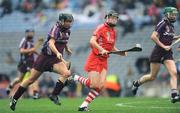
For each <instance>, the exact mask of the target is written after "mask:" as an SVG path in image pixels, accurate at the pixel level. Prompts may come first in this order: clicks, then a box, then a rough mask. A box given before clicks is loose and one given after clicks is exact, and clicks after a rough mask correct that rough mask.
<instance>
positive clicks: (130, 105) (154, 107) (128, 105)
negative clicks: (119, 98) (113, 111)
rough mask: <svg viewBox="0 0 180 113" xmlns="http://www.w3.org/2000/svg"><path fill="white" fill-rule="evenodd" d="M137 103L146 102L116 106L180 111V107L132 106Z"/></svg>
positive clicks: (118, 104)
mask: <svg viewBox="0 0 180 113" xmlns="http://www.w3.org/2000/svg"><path fill="white" fill-rule="evenodd" d="M135 103H145V102H140V101H139V102H132V103H130V102H128V103H117V104H116V106H119V107H129V108H145V109H146V108H152V109H180V107H162V106H135V105H132V104H135Z"/></svg>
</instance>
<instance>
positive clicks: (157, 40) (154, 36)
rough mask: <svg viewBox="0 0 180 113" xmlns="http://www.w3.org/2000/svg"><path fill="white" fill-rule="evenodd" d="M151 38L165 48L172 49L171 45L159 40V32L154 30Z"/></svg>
mask: <svg viewBox="0 0 180 113" xmlns="http://www.w3.org/2000/svg"><path fill="white" fill-rule="evenodd" d="M151 39H152V40H153V41H154V42H155V43H156V44H157V45H159V46H160V47H162V48H164V49H165V50H166V51H169V50H170V49H171V47H170V46H166V45H164V44H163V43H162V42H160V41H159V38H158V32H156V31H153V33H152V35H151Z"/></svg>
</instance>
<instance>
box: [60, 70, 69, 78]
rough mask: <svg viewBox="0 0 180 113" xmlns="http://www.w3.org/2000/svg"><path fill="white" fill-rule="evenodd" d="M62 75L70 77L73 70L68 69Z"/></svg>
mask: <svg viewBox="0 0 180 113" xmlns="http://www.w3.org/2000/svg"><path fill="white" fill-rule="evenodd" d="M62 75H63V76H64V77H66V78H68V77H70V76H71V72H70V71H69V70H66V71H64V72H63V73H62Z"/></svg>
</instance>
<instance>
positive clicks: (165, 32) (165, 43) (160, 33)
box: [132, 7, 180, 103]
mask: <svg viewBox="0 0 180 113" xmlns="http://www.w3.org/2000/svg"><path fill="white" fill-rule="evenodd" d="M164 14H165V17H164V18H163V19H162V20H161V21H160V22H159V23H158V24H157V25H156V28H155V30H154V31H153V33H152V35H151V39H152V40H153V41H154V42H155V43H156V45H155V47H154V49H153V51H152V53H151V56H150V68H151V72H150V73H149V74H146V75H144V76H142V77H141V78H140V79H139V80H136V81H134V82H133V87H132V92H133V94H134V95H135V94H136V92H137V90H138V87H139V86H140V85H142V84H143V83H145V82H148V81H153V80H155V79H156V77H157V74H158V72H159V70H160V66H161V63H162V64H164V65H165V67H166V69H167V70H168V72H169V74H170V77H171V79H170V86H171V102H172V103H175V102H177V101H179V92H178V90H177V70H176V66H175V62H174V59H173V52H172V49H171V46H170V45H171V44H172V41H173V40H174V39H178V38H180V37H179V36H175V33H174V25H173V23H174V22H175V21H176V16H177V14H178V11H177V9H176V8H174V7H165V9H164Z"/></svg>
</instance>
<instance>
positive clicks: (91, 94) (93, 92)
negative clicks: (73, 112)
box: [80, 89, 99, 107]
mask: <svg viewBox="0 0 180 113" xmlns="http://www.w3.org/2000/svg"><path fill="white" fill-rule="evenodd" d="M98 95H99V92H98V91H96V90H94V89H92V90H91V91H90V92H89V94H88V95H87V97H86V98H85V100H84V102H83V103H82V105H81V106H80V107H85V106H86V107H87V106H88V105H89V104H90V103H91V102H92V101H93V100H94V99H95V98H96V97H97V96H98Z"/></svg>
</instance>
